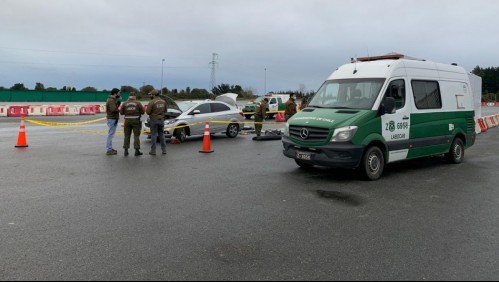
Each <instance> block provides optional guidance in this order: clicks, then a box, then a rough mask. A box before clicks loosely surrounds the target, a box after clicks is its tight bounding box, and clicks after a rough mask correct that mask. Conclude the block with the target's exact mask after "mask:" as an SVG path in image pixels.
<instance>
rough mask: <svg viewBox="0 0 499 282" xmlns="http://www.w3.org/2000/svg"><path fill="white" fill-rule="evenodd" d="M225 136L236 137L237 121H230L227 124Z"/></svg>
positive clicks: (237, 130) (237, 132)
mask: <svg viewBox="0 0 499 282" xmlns="http://www.w3.org/2000/svg"><path fill="white" fill-rule="evenodd" d="M225 134H227V137H229V138H236V137H237V135H238V134H239V124H237V123H231V124H229V126H227V132H226V133H225Z"/></svg>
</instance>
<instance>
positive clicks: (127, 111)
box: [120, 92, 145, 156]
mask: <svg viewBox="0 0 499 282" xmlns="http://www.w3.org/2000/svg"><path fill="white" fill-rule="evenodd" d="M136 95H137V94H135V93H134V92H132V93H130V97H129V98H128V101H126V102H125V103H123V105H121V110H120V114H121V115H124V116H125V141H124V144H123V149H125V156H128V149H129V148H130V137H131V135H132V131H133V147H134V148H135V156H141V155H142V152H140V133H141V131H142V122H141V121H140V117H141V116H142V115H143V114H144V113H145V111H144V106H142V103H140V102H139V101H137V96H136Z"/></svg>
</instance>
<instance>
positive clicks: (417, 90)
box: [411, 80, 442, 110]
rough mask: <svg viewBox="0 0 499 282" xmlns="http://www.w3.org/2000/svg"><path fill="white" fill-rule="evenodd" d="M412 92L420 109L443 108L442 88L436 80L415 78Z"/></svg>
mask: <svg viewBox="0 0 499 282" xmlns="http://www.w3.org/2000/svg"><path fill="white" fill-rule="evenodd" d="M411 83H412V93H413V94H414V102H415V104H416V107H417V108H418V109H420V110H424V109H441V108H442V97H441V95H440V88H439V86H438V82H436V81H424V80H413V81H412V82H411Z"/></svg>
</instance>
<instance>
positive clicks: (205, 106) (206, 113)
mask: <svg viewBox="0 0 499 282" xmlns="http://www.w3.org/2000/svg"><path fill="white" fill-rule="evenodd" d="M196 111H199V113H194V112H196ZM189 115H191V116H192V124H194V125H192V126H190V129H191V135H203V134H204V127H205V122H206V121H211V120H212V117H211V107H210V103H201V104H199V105H198V106H197V107H195V108H193V109H192V110H191V111H190V112H189ZM210 127H211V124H210Z"/></svg>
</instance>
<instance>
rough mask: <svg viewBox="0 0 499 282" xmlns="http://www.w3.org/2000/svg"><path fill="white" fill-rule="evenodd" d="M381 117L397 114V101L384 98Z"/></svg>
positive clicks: (380, 109) (380, 110)
mask: <svg viewBox="0 0 499 282" xmlns="http://www.w3.org/2000/svg"><path fill="white" fill-rule="evenodd" d="M379 112H380V115H385V114H393V113H395V99H394V98H392V97H385V98H383V102H382V103H381V106H380V107H379Z"/></svg>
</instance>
